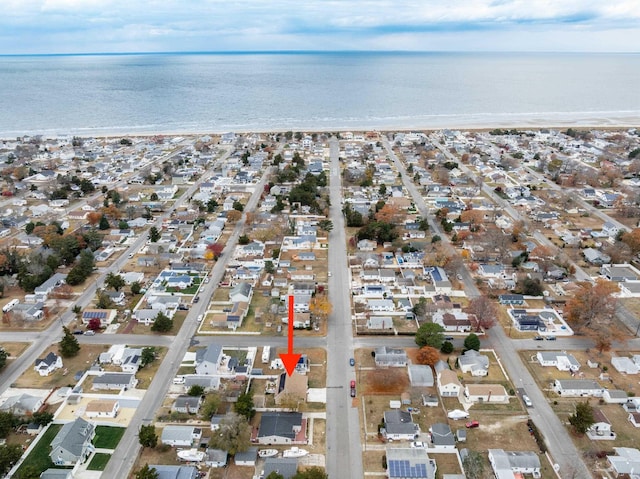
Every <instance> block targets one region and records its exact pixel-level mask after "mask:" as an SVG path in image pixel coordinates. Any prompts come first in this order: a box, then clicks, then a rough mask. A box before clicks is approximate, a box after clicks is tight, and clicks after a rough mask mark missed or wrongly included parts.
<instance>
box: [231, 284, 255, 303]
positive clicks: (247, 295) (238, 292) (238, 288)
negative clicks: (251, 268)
mask: <svg viewBox="0 0 640 479" xmlns="http://www.w3.org/2000/svg"><path fill="white" fill-rule="evenodd" d="M252 297H253V287H252V286H251V284H249V283H247V282H244V281H243V282H240V283H238V284H236V285H235V286H234V287H232V288H231V289H230V290H229V301H231V302H232V303H237V302H245V303H250V302H251V298H252Z"/></svg>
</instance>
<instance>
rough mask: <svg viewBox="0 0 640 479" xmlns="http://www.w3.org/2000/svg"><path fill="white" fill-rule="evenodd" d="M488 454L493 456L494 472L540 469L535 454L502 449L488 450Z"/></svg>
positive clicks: (538, 460) (538, 459)
mask: <svg viewBox="0 0 640 479" xmlns="http://www.w3.org/2000/svg"><path fill="white" fill-rule="evenodd" d="M488 452H489V454H491V455H492V456H493V459H494V462H495V465H496V467H495V469H496V470H503V469H509V470H513V469H540V458H539V457H538V455H537V454H536V453H535V452H531V451H505V450H504V449H489V451H488Z"/></svg>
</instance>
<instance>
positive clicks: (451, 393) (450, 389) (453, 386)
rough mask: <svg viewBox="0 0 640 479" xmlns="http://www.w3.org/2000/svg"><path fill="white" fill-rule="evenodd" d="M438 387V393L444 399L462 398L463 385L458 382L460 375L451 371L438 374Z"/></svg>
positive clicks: (447, 370)
mask: <svg viewBox="0 0 640 479" xmlns="http://www.w3.org/2000/svg"><path fill="white" fill-rule="evenodd" d="M437 385H438V393H440V396H442V397H460V393H461V392H462V384H460V381H458V375H457V374H456V373H455V371H452V370H450V369H445V370H443V371H440V372H439V373H438V376H437Z"/></svg>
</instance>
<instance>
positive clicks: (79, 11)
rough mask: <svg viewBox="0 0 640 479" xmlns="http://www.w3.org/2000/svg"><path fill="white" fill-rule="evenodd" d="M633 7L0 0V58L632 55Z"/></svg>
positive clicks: (544, 1)
mask: <svg viewBox="0 0 640 479" xmlns="http://www.w3.org/2000/svg"><path fill="white" fill-rule="evenodd" d="M637 1H638V0H608V1H603V0H563V1H558V0H528V1H525V0H447V1H445V0H405V1H402V0H400V1H391V0H362V1H358V0H354V1H349V2H347V1H343V0H306V1H304V2H300V1H295V2H294V1H293V0H273V1H267V0H244V1H228V0H2V4H3V5H2V6H3V15H2V16H1V17H0V32H2V34H1V35H0V53H20V51H16V48H22V49H23V51H26V50H25V49H26V48H27V46H28V48H29V52H34V51H36V52H38V51H39V52H49V51H51V49H52V48H62V49H63V50H64V51H68V52H71V51H89V50H88V49H89V48H93V49H96V48H97V49H98V50H99V51H120V50H123V49H125V50H127V51H141V50H143V49H145V50H146V49H153V50H162V49H167V48H168V49H171V50H186V49H191V48H195V49H203V50H216V49H246V48H248V49H291V48H314V49H328V48H334V49H411V50H415V49H427V50H429V49H435V48H437V49H463V50H465V49H469V50H473V49H477V48H478V46H479V45H482V46H483V48H485V49H501V48H500V47H501V45H502V43H503V41H504V40H503V39H504V38H505V37H509V36H511V35H513V34H514V32H518V31H520V32H527V36H528V38H520V39H518V41H517V42H514V43H513V45H514V48H518V49H527V50H535V49H545V47H544V45H550V47H552V49H556V50H563V49H564V50H575V49H576V44H577V45H578V46H580V42H579V41H578V38H579V37H580V35H582V36H583V38H582V42H583V43H582V44H583V45H590V44H595V45H596V46H598V45H600V44H606V45H607V47H608V48H611V49H613V50H627V51H629V50H631V51H638V50H640V40H639V37H638V35H634V34H632V33H629V30H630V29H631V31H632V32H633V33H635V32H636V31H637V28H638V27H637V26H636V25H638V24H640V8H638V3H637ZM123 32H124V33H126V35H125V38H124V39H119V40H117V41H116V40H115V39H116V38H117V36H118V35H119V34H123ZM474 32H475V33H474ZM593 32H606V37H607V41H606V42H602V43H598V42H597V40H596V39H593V38H589V35H592V36H593V35H594V33H593ZM616 32H617V33H616ZM546 38H549V41H546ZM25 40H28V41H25ZM172 42H173V43H172ZM562 42H566V44H563V43H562ZM17 45H18V46H19V47H16V46H17ZM234 45H237V46H234Z"/></svg>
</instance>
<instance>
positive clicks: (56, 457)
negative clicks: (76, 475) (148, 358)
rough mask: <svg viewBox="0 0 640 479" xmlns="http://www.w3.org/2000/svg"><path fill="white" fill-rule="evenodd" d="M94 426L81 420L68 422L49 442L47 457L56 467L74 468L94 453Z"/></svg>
mask: <svg viewBox="0 0 640 479" xmlns="http://www.w3.org/2000/svg"><path fill="white" fill-rule="evenodd" d="M94 436H95V426H94V425H93V424H91V423H90V422H88V421H85V420H84V419H82V418H77V419H76V420H75V421H72V422H68V423H66V424H65V425H64V426H62V428H61V429H60V431H58V434H56V436H55V437H54V438H53V441H51V452H50V453H49V457H50V458H51V461H52V462H53V463H54V464H55V465H56V466H74V465H76V464H77V463H78V462H80V461H84V460H85V459H87V458H88V457H89V455H90V454H91V453H92V452H93V451H94V447H93V445H92V444H91V441H92V440H93V438H94Z"/></svg>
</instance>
